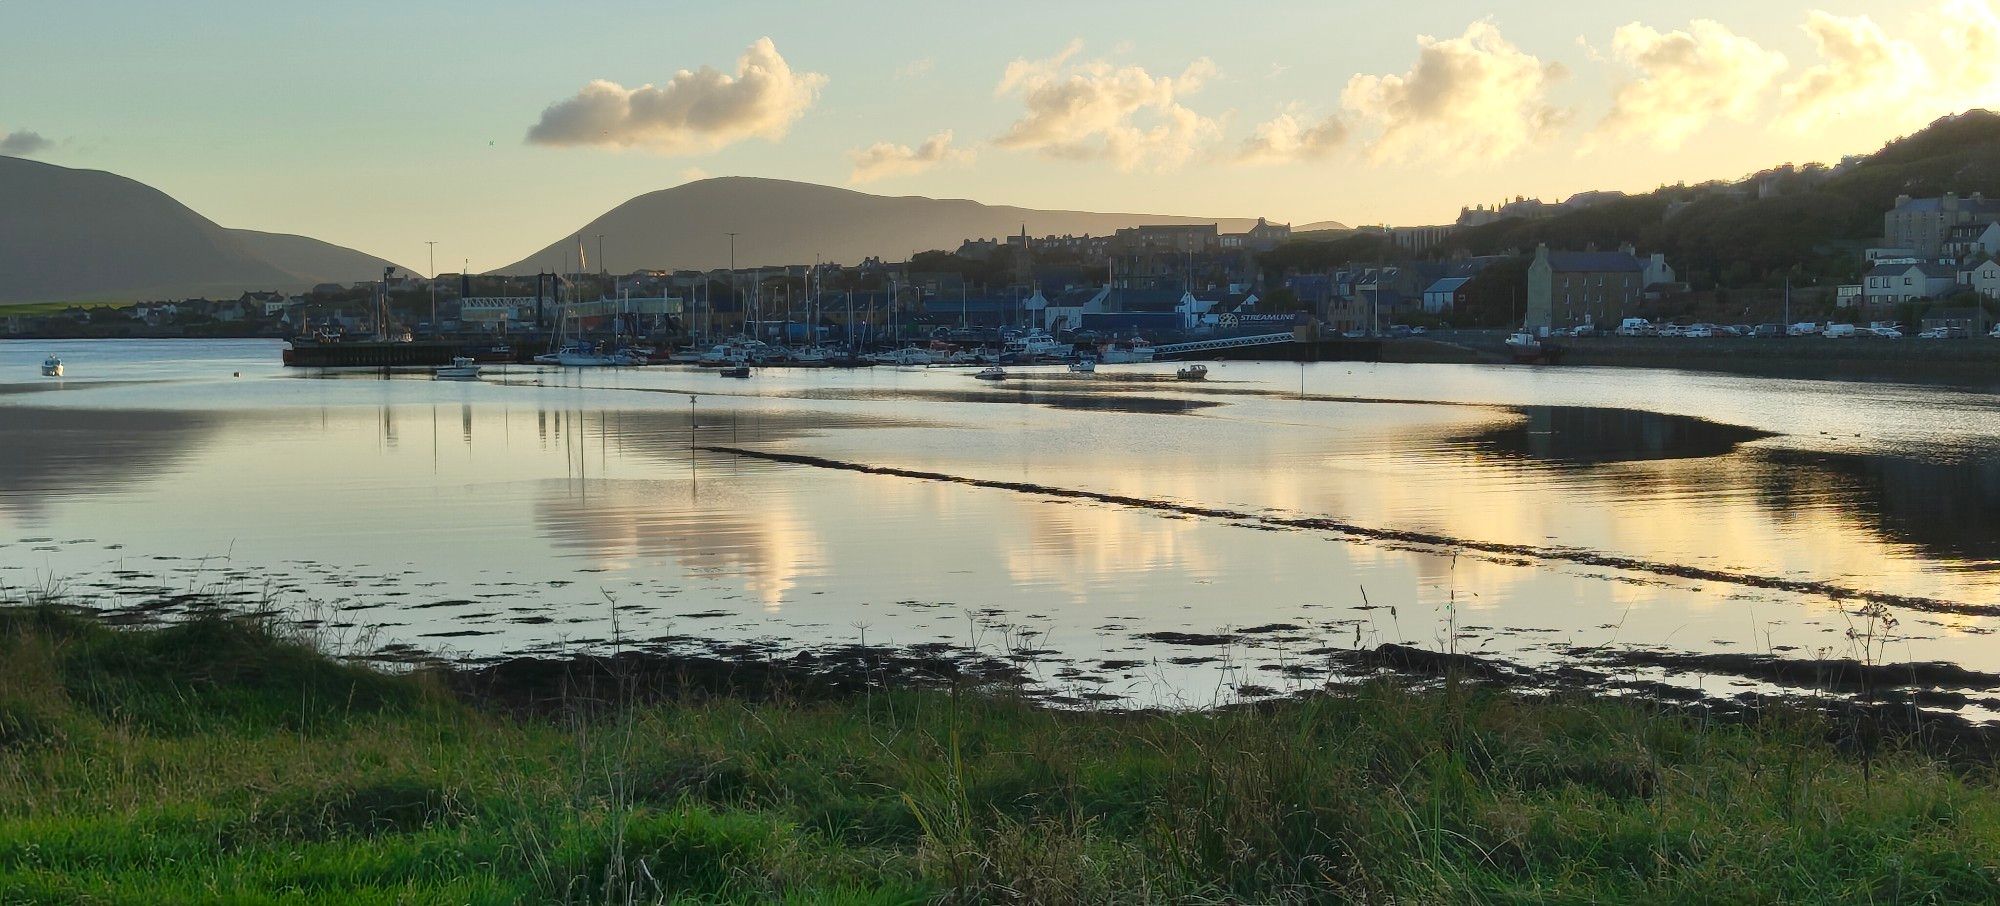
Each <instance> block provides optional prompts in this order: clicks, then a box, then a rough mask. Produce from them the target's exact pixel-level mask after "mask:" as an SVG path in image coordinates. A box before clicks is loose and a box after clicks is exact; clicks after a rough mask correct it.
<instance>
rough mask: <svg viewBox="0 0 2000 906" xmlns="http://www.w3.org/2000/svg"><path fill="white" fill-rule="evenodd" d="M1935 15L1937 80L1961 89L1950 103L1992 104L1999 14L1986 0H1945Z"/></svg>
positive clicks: (1999, 89) (1998, 72) (1996, 88)
mask: <svg viewBox="0 0 2000 906" xmlns="http://www.w3.org/2000/svg"><path fill="white" fill-rule="evenodd" d="M1937 18H1938V20H1939V23H1938V42H1937V44H1936V45H1935V47H1936V49H1937V53H1938V54H1939V55H1941V56H1942V57H1943V59H1941V60H1939V61H1937V65H1936V67H1935V68H1936V69H1937V70H1938V82H1939V83H1940V84H1941V85H1944V86H1950V87H1952V88H1954V89H1957V90H1958V91H1961V92H1963V93H1964V98H1963V100H1962V101H1961V102H1960V103H1958V104H1954V105H1953V106H1954V107H1963V106H1976V105H1982V104H1986V105H1990V104H1993V103H1994V96H1995V95H1996V94H2000V15H1996V14H1995V13H1994V12H1993V7H1992V5H1991V4H1989V3H1987V2H1986V0H1946V2H1945V3H1944V4H1943V5H1942V6H1941V7H1939V8H1938V15H1937Z"/></svg>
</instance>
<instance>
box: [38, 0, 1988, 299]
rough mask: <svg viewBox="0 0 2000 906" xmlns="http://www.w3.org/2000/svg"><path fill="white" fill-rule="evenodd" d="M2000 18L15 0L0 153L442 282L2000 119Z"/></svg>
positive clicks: (1647, 173) (1803, 11)
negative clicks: (757, 180) (711, 184)
mask: <svg viewBox="0 0 2000 906" xmlns="http://www.w3.org/2000/svg"><path fill="white" fill-rule="evenodd" d="M1997 89H2000V17H1997V16H1996V14H1995V9H1994V7H1993V6H1992V5H1990V3H1989V0H1909V2H1904V0H1873V2H1844V0H1825V2H1814V3H1797V2H1791V0H1757V2H1754V3H1745V2H1741V0H1736V2H1718V0H1693V2H1681V3H1674V4H1659V3H1638V2H1626V0H1595V2H1572V0H1534V2H1529V0H1484V2H1469V0H1443V2H1427V3H1421V4H1418V3H1408V2H1400V3H1391V2H1374V0H1365V2H1364V0H1317V2H1305V0H1270V2H1264V3H1258V4H1251V5H1239V4H1222V3H1212V2H1204V3H1176V2H1154V3H1128V2H1095V3H1076V2H1068V3H1051V2H1039V0H1018V2H1013V3H996V4H968V3H957V2H953V3H941V2H935V0H933V2H921V3H919V2H902V0H895V2H877V0H871V2H868V3H865V4H863V3H845V4H835V3H773V2H731V3H714V2H705V3H678V2H660V0H653V2H637V0H628V2H596V3H573V4H553V3H527V2H519V0H485V2H393V3H392V2H386V0H364V2H337V3H321V4H314V5H312V6H310V7H308V8H304V9H301V8H300V5H297V4H279V3H267V2H247V0H182V2H178V3H154V2H132V0H0V153H7V154H17V155H23V156H31V157H34V158H35V159H38V160H44V161H48V162H50V163H56V164H61V165H65V166H73V167H85V168H93V169H102V170H109V171H112V172H115V173H119V174H122V175H125V176H129V177H132V178H134V179H137V180H140V181H142V182H145V183H148V184H150V185H153V186H155V187H157V188H159V189H161V190H163V191H166V192H168V193H169V194H172V195H174V196H175V197H176V198H178V199H180V200H181V201H183V202H185V203H187V204H188V205H189V206H191V207H193V208H194V209H195V210H197V211H199V212H201V213H202V214H204V215H206V216H208V217H210V218H211V219H214V220H216V221H218V222H220V223H222V224H224V225H226V226H232V227H248V228H254V229H265V230H276V231H284V232H296V233H303V234H307V235H311V236H315V237H318V238H321V239H325V240H328V241H331V242H336V243H339V244H342V245H347V246H352V247H354V248H358V249H361V250H364V251H367V252H370V253H374V254H377V255H381V256H384V257H387V258H390V259H393V260H396V261H399V262H403V263H406V264H410V265H413V266H417V267H420V268H421V267H422V266H423V265H424V261H425V256H424V245H423V243H424V241H425V240H436V241H437V242H438V259H439V260H438V265H439V269H440V270H455V269H457V266H458V265H459V263H460V262H461V260H463V259H465V258H468V257H469V258H470V259H471V261H472V264H473V266H474V267H475V268H484V267H492V266H496V265H499V264H504V263H506V262H508V261H512V260H514V259H517V258H520V257H522V256H523V255H525V254H527V253H528V252H531V251H533V250H534V249H536V248H538V247H540V246H541V245H543V244H545V243H548V242H550V241H552V240H554V239H555V238H557V237H560V236H562V235H563V234H564V233H566V232H568V231H570V230H573V229H575V228H576V227H578V226H580V225H581V224H583V223H584V222H585V221H587V220H589V219H590V218H592V217H594V216H596V215H597V214H599V213H602V212H603V211H605V210H606V209H609V208H610V207H612V206H614V205H616V204H618V203H620V202H622V201H624V200H626V199H627V198H630V197H632V196H634V195H637V194H640V193H643V192H647V191H651V190H655V189H661V188H666V187H669V186H673V185H676V184H679V183H682V182H686V181H689V180H692V179H698V178H701V177H702V176H708V175H714V176H721V175H748V176H768V177H780V178H787V179H797V180H804V181H809V182H818V183H826V184H833V185H846V186H852V187H854V188H858V189H861V190H864V191H869V192H877V193H883V194H897V195H929V196H939V197H964V198H974V199H978V200H980V201H986V202H992V203H1005V204H1020V205H1027V206H1033V207H1050V208H1056V207H1060V208H1076V209H1089V210H1104V211H1145V212H1153V213H1174V214H1194V215H1203V216H1211V215H1212V216H1267V217H1271V218H1273V219H1275V220H1279V221H1291V222H1294V223H1305V222H1309V221H1318V220H1339V221H1342V222H1345V223H1348V224H1370V223H1377V224H1379V223H1386V224H1399V225H1402V224H1419V223H1433V222H1445V221H1449V220H1450V219H1452V218H1453V217H1455V216H1456V215H1457V213H1458V210H1459V208H1460V206H1461V205H1469V204H1474V203H1478V202H1491V201H1494V200H1497V199H1500V198H1502V197H1510V196H1514V195H1533V196H1541V197H1544V198H1548V199H1556V198H1560V197H1564V196H1567V195H1569V194H1572V193H1575V192H1579V191H1584V190H1589V189H1623V190H1628V191H1631V190H1646V189H1650V188H1653V187H1655V186H1657V185H1659V184H1662V183H1673V182H1678V181H1683V180H1685V181H1690V182H1692V181H1700V180H1706V179H1714V178H1734V177H1739V176H1742V175H1745V174H1747V173H1749V172H1752V171H1755V170H1757V169H1761V168H1763V167H1765V166H1769V165H1773V164H1778V163H1783V162H1787V161H1793V162H1805V161H1810V160H1836V159H1838V158H1839V157H1840V156H1842V155H1844V154H1850V153H1856V152H1861V151H1868V150H1873V149H1874V148H1876V147H1878V146H1879V145H1880V144H1881V143H1882V142H1883V141H1885V140H1887V139H1889V138H1893V137H1895V136H1896V135H1899V134H1903V133H1906V132H1908V131H1911V130H1912V129H1914V128H1916V127H1919V126H1921V125H1922V124H1923V123H1926V122H1928V121H1930V120H1931V119H1934V118H1936V117H1937V116H1939V115H1942V114H1944V113H1948V112H1955V111H1958V110H1962V109H1965V108H1968V107H1973V106H1990V105H1993V104H1995V103H2000V100H1996V99H1997V98H2000V90H1997Z"/></svg>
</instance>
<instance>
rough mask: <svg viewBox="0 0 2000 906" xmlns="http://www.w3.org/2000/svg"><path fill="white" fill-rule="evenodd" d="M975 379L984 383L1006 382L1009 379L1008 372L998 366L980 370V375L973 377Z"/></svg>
mask: <svg viewBox="0 0 2000 906" xmlns="http://www.w3.org/2000/svg"><path fill="white" fill-rule="evenodd" d="M973 377H975V378H978V379H979V380H982V381H1004V380H1006V379H1007V371H1006V369H1004V368H1001V367H1000V366H998V365H994V366H992V367H989V368H983V369H980V371H979V373H978V374H975V375H973Z"/></svg>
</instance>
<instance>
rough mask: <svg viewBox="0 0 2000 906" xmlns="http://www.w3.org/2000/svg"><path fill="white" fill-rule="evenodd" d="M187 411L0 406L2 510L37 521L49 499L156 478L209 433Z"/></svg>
mask: <svg viewBox="0 0 2000 906" xmlns="http://www.w3.org/2000/svg"><path fill="white" fill-rule="evenodd" d="M218 422H219V419H216V418H214V417H210V416H205V415H198V414H195V413H189V412H148V411H116V410H96V411H93V410H70V409H40V408H31V407H8V408H6V409H0V512H7V513H10V514H12V515H14V516H15V517H17V518H20V519H24V520H34V519H38V518H40V517H41V516H43V515H44V514H45V513H46V511H47V509H48V507H49V506H50V503H51V501H53V500H55V499H58V498H61V497H64V496H68V495H74V494H105V493H110V492H112V491H115V490H118V489H121V488H128V487H132V486H136V485H141V484H144V483H146V482H149V481H153V480H156V479H158V478H160V477H161V476H162V475H164V474H166V473H168V472H171V471H173V470H174V469H176V468H178V467H179V466H180V465H181V463H183V462H184V461H186V460H187V459H188V458H189V457H191V456H193V455H194V454H195V453H196V452H197V451H198V450H199V448H200V447H201V446H202V445H204V444H206V443H209V442H210V441H211V440H213V439H214V437H215V435H216V431H217V427H218Z"/></svg>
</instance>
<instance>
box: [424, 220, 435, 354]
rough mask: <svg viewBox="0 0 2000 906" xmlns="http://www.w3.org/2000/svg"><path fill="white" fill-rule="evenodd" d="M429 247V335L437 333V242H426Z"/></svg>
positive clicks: (433, 335)
mask: <svg viewBox="0 0 2000 906" xmlns="http://www.w3.org/2000/svg"><path fill="white" fill-rule="evenodd" d="M424 244H425V245H428V246H430V247H431V336H432V337H436V336H437V335H438V244H437V243H436V242H434V241H433V242H426V243H424Z"/></svg>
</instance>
